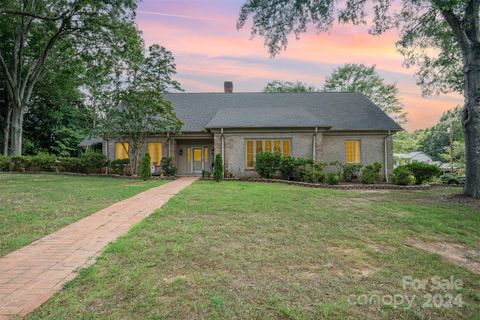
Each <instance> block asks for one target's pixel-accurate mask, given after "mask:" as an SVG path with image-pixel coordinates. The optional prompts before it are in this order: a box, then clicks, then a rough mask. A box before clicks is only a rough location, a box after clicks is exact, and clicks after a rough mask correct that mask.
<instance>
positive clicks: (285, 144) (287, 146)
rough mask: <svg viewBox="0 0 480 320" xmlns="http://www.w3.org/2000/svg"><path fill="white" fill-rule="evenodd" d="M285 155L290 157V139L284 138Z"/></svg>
mask: <svg viewBox="0 0 480 320" xmlns="http://www.w3.org/2000/svg"><path fill="white" fill-rule="evenodd" d="M283 155H284V156H285V157H290V140H283Z"/></svg>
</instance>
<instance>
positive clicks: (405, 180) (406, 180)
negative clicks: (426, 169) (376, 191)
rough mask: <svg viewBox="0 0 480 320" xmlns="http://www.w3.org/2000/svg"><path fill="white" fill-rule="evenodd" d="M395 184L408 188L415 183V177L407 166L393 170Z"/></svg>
mask: <svg viewBox="0 0 480 320" xmlns="http://www.w3.org/2000/svg"><path fill="white" fill-rule="evenodd" d="M393 183H395V184H399V185H402V186H407V185H410V184H414V183H415V177H414V176H413V174H412V172H411V171H410V170H409V169H408V167H407V166H399V167H397V168H395V170H393Z"/></svg>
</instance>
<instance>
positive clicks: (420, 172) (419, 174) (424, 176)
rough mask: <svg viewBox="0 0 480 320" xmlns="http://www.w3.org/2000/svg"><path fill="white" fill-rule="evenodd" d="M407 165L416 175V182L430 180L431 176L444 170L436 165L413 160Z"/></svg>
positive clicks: (420, 182)
mask: <svg viewBox="0 0 480 320" xmlns="http://www.w3.org/2000/svg"><path fill="white" fill-rule="evenodd" d="M406 167H407V168H408V170H410V172H411V173H412V174H413V176H414V177H415V183H416V184H422V183H424V182H428V181H429V180H430V179H431V178H433V177H435V176H437V175H439V174H440V173H441V172H442V171H441V170H440V168H439V167H437V166H436V165H433V164H428V163H422V162H412V163H409V164H407V165H406Z"/></svg>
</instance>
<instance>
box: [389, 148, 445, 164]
mask: <svg viewBox="0 0 480 320" xmlns="http://www.w3.org/2000/svg"><path fill="white" fill-rule="evenodd" d="M393 159H394V165H393V166H394V168H396V167H398V166H402V165H405V164H409V163H412V162H423V163H429V164H436V163H435V161H433V159H432V157H430V156H429V155H428V154H426V153H425V152H422V151H414V152H409V153H395V154H394V155H393Z"/></svg>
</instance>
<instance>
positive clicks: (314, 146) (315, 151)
mask: <svg viewBox="0 0 480 320" xmlns="http://www.w3.org/2000/svg"><path fill="white" fill-rule="evenodd" d="M317 133H318V127H315V133H314V134H313V150H312V155H313V156H312V158H313V161H316V160H317Z"/></svg>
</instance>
